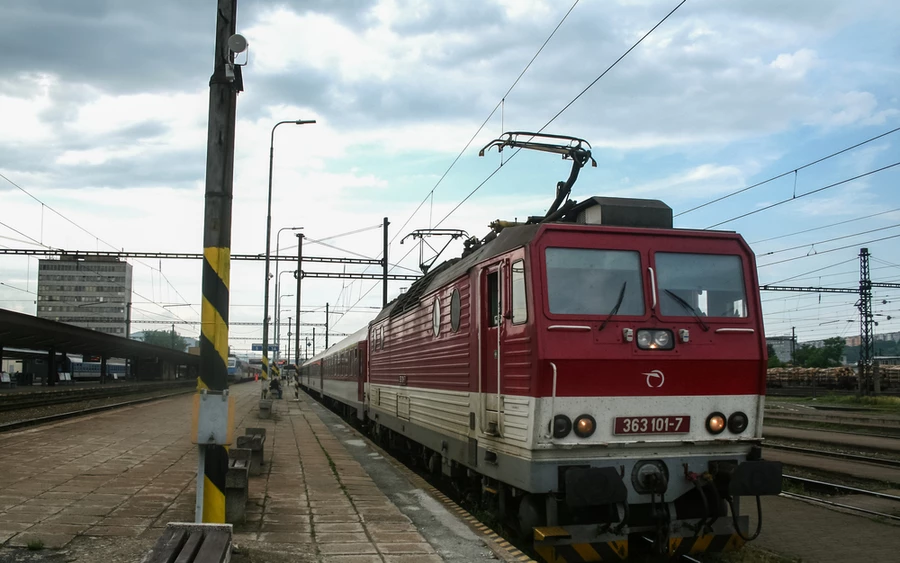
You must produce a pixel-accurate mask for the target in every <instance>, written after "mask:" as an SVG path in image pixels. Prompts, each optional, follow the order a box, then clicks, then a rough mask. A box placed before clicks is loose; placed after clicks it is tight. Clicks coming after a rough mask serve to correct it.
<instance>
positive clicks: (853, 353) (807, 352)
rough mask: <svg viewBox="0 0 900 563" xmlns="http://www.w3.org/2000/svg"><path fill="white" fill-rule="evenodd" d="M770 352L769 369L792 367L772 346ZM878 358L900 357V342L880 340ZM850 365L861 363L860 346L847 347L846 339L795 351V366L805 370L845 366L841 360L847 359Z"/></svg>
mask: <svg viewBox="0 0 900 563" xmlns="http://www.w3.org/2000/svg"><path fill="white" fill-rule="evenodd" d="M768 350H769V367H770V368H777V367H785V366H790V365H791V362H782V361H781V360H779V359H778V356H776V355H775V349H774V348H773V347H772V345H771V344H769V345H768ZM875 355H876V356H900V342H893V341H890V340H884V341H882V340H878V341H876V342H875ZM845 356H846V359H847V364H848V365H856V363H857V362H859V346H846V345H845V344H844V339H843V338H840V337H837V336H836V337H833V338H828V339H826V340H825V345H824V346H822V347H821V348H817V347H815V346H812V345H811V344H801V345H800V346H797V347H796V348H795V349H794V362H793V365H795V366H799V367H805V368H829V367H837V366H840V365H843V364H842V363H841V358H842V357H845Z"/></svg>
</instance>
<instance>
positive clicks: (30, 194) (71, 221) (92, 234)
mask: <svg viewBox="0 0 900 563" xmlns="http://www.w3.org/2000/svg"><path fill="white" fill-rule="evenodd" d="M0 178H2V179H4V180H6V181H7V182H8V183H9V184H10V185H12V186H13V187H15V188H16V189H18V190H19V191H21V192H22V193H24V194H25V195H27V196H28V197H30V198H31V199H33V200H34V201H36V202H38V203H40V204H41V216H42V217H43V209H44V208H47V209H49V210H50V211H52V212H53V213H55V214H56V215H58V216H59V217H60V218H62V219H64V220H65V221H66V222H68V223H70V224H71V225H73V226H75V227H76V228H78V229H80V230H81V231H83V232H85V233H87V234H88V235H90V236H91V237H93V238H94V240H96V241H97V242H98V243H100V242H102V243H103V244H105V245H106V246H108V247H109V248H112V249H113V250H119V248H118V247H116V246H114V245H112V244H110V243H109V242H107V241H105V240H103V239H102V238H100V237H99V236H97V235H95V234H94V233H92V232H91V231H89V230H87V229H85V228H84V227H82V226H81V225H79V224H78V223H76V222H75V221H73V220H71V219H69V218H68V217H66V216H65V215H64V214H63V213H61V212H59V211H57V210H56V209H54V208H53V207H51V206H50V205H49V204H47V203H46V202H44V201H42V200H41V199H40V198H38V197H37V196H35V195H34V194H32V193H31V192H29V191H28V190H26V189H25V188H23V187H22V186H20V185H19V184H17V183H16V182H14V181H12V180H10V179H9V178H8V177H7V176H5V175H4V174H2V173H0ZM0 225H3V226H4V227H7V228H9V229H12V230H13V231H15V232H17V233H19V234H20V235H22V236H24V237H26V238H28V239H30V240H32V241H34V243H35V244H38V245H40V246H43V247H44V248H52V247H50V246H47V245H45V244H44V243H43V242H41V241H38V240H36V239H34V238H32V237H30V236H28V235H26V234H24V233H22V232H21V231H18V230H16V229H14V228H12V227H10V226H9V225H6V224H4V223H0ZM42 225H43V219H42ZM41 229H42V231H43V226H42V227H41ZM134 261H135V262H137V263H138V264H141V265H142V266H145V267H147V268H150V269H151V270H157V271H159V272H160V273H162V270H159V269H157V268H154V267H153V266H151V265H149V264H147V263H146V262H143V261H142V260H138V259H134ZM166 283H167V284H169V286H170V287H171V288H172V289H173V290H175V292H176V293H179V292H178V289H177V288H176V287H175V286H174V285H172V282H170V281H169V279H168V278H166ZM179 295H180V293H179ZM182 299H183V298H182ZM185 301H187V300H185ZM194 313H195V314H196V313H197V311H194Z"/></svg>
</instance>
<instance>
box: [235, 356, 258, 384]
mask: <svg viewBox="0 0 900 563" xmlns="http://www.w3.org/2000/svg"><path fill="white" fill-rule="evenodd" d="M261 373H262V364H261V363H259V362H254V361H253V360H252V359H250V358H248V357H246V356H236V355H234V354H231V355H229V356H228V377H229V379H231V380H235V379H248V378H254V377H258V376H259V375H260V374H261Z"/></svg>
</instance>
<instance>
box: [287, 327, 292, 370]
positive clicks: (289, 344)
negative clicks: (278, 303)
mask: <svg viewBox="0 0 900 563" xmlns="http://www.w3.org/2000/svg"><path fill="white" fill-rule="evenodd" d="M291 320H292V319H291V317H288V353H287V361H289V362H290V361H291Z"/></svg>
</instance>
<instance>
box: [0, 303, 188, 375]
mask: <svg viewBox="0 0 900 563" xmlns="http://www.w3.org/2000/svg"><path fill="white" fill-rule="evenodd" d="M0 346H3V347H4V349H6V348H23V349H27V350H50V349H51V348H53V349H54V350H56V351H57V352H58V353H66V354H82V355H89V356H106V357H107V358H140V359H148V358H158V359H160V360H162V361H164V362H169V363H172V364H174V365H200V356H195V355H193V354H187V353H185V352H179V351H178V350H172V349H170V348H163V347H161V346H153V345H151V344H145V343H143V342H138V341H137V340H130V339H127V338H122V337H121V336H113V335H110V334H104V333H102V332H97V331H94V330H90V329H86V328H81V327H77V326H73V325H69V324H65V323H59V322H56V321H51V320H47V319H39V318H37V317H34V316H31V315H25V314H22V313H16V312H14V311H9V310H6V309H0Z"/></svg>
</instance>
